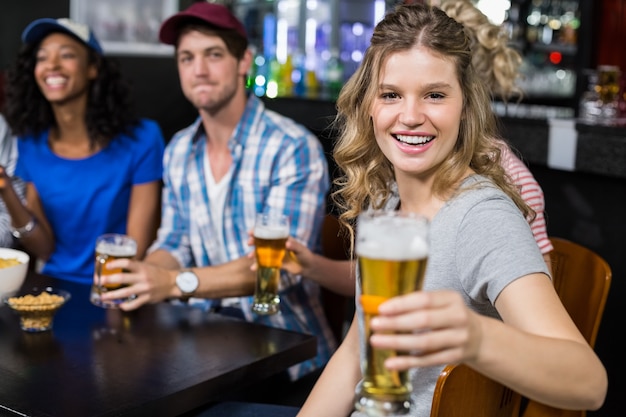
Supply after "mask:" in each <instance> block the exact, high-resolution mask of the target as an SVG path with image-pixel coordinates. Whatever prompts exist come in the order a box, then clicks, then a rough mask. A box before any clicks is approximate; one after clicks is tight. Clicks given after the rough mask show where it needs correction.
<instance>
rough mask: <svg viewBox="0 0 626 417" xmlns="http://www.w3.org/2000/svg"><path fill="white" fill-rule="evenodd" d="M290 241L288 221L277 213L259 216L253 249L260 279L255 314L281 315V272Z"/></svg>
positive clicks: (256, 289) (255, 226) (257, 282)
mask: <svg viewBox="0 0 626 417" xmlns="http://www.w3.org/2000/svg"><path fill="white" fill-rule="evenodd" d="M287 237H289V219H288V218H287V216H285V215H283V214H278V213H262V214H257V217H256V222H255V224H254V246H255V249H254V251H255V255H256V262H257V279H256V288H255V291H254V301H253V303H252V311H254V312H255V313H257V314H275V313H278V311H279V304H280V297H279V296H278V284H279V283H280V269H281V267H282V265H283V257H284V256H285V243H286V242H287Z"/></svg>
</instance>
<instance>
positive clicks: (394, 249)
mask: <svg viewBox="0 0 626 417" xmlns="http://www.w3.org/2000/svg"><path fill="white" fill-rule="evenodd" d="M428 227H429V223H428V220H427V219H425V218H424V217H421V216H419V215H415V214H410V213H400V212H381V211H372V212H365V213H362V214H361V215H359V218H358V221H357V231H356V233H357V235H356V245H355V251H356V254H357V257H358V262H359V282H360V288H361V291H360V294H359V297H358V300H359V304H360V308H359V311H358V312H359V314H360V315H361V317H360V319H361V321H362V324H363V325H362V327H361V330H363V331H361V333H360V337H361V346H362V347H363V349H364V357H363V358H362V361H361V362H362V367H363V369H362V371H363V380H362V381H361V382H360V383H359V386H358V387H357V390H356V400H355V406H356V408H357V409H358V410H359V411H361V412H363V413H365V414H366V415H368V416H391V415H402V414H408V413H409V411H410V408H411V397H410V396H411V389H412V388H411V383H410V380H409V373H408V371H394V370H389V369H387V368H385V360H386V359H387V358H389V357H393V356H396V355H398V354H399V353H397V352H395V351H392V350H388V349H374V348H373V347H372V346H371V345H370V344H369V339H370V336H371V335H372V331H371V329H370V320H371V319H372V318H373V317H374V316H376V315H377V314H378V306H379V305H380V304H381V303H383V302H384V301H386V300H388V299H390V298H392V297H395V296H398V295H402V294H407V293H410V292H414V291H417V290H420V289H421V288H422V284H423V281H424V273H425V271H426V262H427V259H428Z"/></svg>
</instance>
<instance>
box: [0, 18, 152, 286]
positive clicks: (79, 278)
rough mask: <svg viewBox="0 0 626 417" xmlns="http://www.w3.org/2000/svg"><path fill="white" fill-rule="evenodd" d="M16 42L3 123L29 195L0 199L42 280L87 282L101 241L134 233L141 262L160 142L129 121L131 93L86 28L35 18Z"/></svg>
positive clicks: (146, 127)
mask: <svg viewBox="0 0 626 417" xmlns="http://www.w3.org/2000/svg"><path fill="white" fill-rule="evenodd" d="M22 40H23V41H24V45H23V47H22V49H21V50H20V52H19V54H18V57H17V60H16V62H15V64H14V65H13V67H12V68H11V69H10V70H9V72H8V79H7V87H6V94H7V103H6V118H7V121H8V122H9V124H10V126H11V129H12V131H13V133H15V134H16V135H17V136H18V155H19V156H18V162H17V167H16V169H15V175H16V176H18V177H20V178H22V179H23V180H24V181H25V182H26V184H27V190H26V199H25V202H23V201H21V200H20V199H19V198H18V196H17V194H16V193H15V192H14V191H13V188H12V187H11V186H9V185H7V186H5V187H3V188H2V189H0V196H1V197H2V199H3V200H4V202H5V203H6V206H7V209H8V211H9V213H10V215H11V223H12V227H13V234H14V236H16V237H18V238H19V239H20V243H21V245H22V246H23V247H25V248H26V249H27V250H28V251H29V252H31V253H32V254H34V255H35V256H36V257H37V258H38V259H39V260H41V261H43V262H44V264H43V272H44V273H45V274H48V275H51V276H54V277H57V278H60V279H66V280H71V281H76V282H81V283H85V284H91V282H92V281H93V267H94V247H95V241H96V237H97V236H98V235H100V234H103V233H110V232H116V233H127V234H129V235H131V236H132V237H133V238H135V239H136V240H137V243H138V248H137V256H138V257H142V256H143V254H144V253H145V251H146V249H147V247H148V245H149V244H150V243H151V240H152V239H153V238H154V235H155V233H156V225H157V221H158V212H159V195H160V184H161V183H160V180H161V176H162V156H163V147H164V141H163V136H162V134H161V130H160V128H159V126H158V125H157V124H156V123H155V122H153V121H150V120H146V119H138V118H136V117H135V116H134V115H133V112H132V111H131V109H130V100H129V90H128V89H127V88H126V86H125V84H124V83H123V82H122V79H121V75H120V72H119V70H118V69H117V67H116V66H115V65H114V63H113V62H111V61H110V60H109V59H107V58H106V57H104V56H103V51H102V48H101V47H100V44H99V43H98V40H97V39H96V38H95V36H94V34H93V32H92V31H91V30H90V29H89V27H87V26H84V25H82V24H79V23H76V22H73V21H71V20H69V19H47V18H46V19H38V20H35V21H33V22H32V23H30V24H29V25H28V26H27V27H26V29H25V30H24V32H23V34H22ZM6 184H10V182H9V181H6Z"/></svg>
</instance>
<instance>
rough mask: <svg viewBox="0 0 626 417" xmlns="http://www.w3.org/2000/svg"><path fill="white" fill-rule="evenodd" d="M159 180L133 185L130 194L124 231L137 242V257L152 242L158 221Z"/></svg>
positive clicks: (143, 253) (142, 254) (141, 254)
mask: <svg viewBox="0 0 626 417" xmlns="http://www.w3.org/2000/svg"><path fill="white" fill-rule="evenodd" d="M160 190H161V182H160V181H152V182H149V183H145V184H138V185H134V186H133V188H132V191H131V195H130V204H129V209H128V222H127V224H128V225H127V227H126V233H127V234H128V235H129V236H131V237H132V238H134V239H135V241H136V242H137V259H142V258H143V257H144V256H145V254H146V250H147V249H148V247H149V246H150V244H151V243H152V240H153V239H154V236H155V234H156V229H157V227H158V221H159V218H158V216H159V204H160V198H159V197H160V194H161V193H160Z"/></svg>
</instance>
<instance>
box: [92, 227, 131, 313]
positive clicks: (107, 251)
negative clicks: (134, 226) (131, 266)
mask: <svg viewBox="0 0 626 417" xmlns="http://www.w3.org/2000/svg"><path fill="white" fill-rule="evenodd" d="M136 255H137V242H135V240H134V239H133V238H132V237H130V236H126V235H122V234H118V233H108V234H104V235H102V236H99V237H98V239H96V266H95V276H94V283H93V285H92V287H91V296H90V300H91V303H92V304H94V305H97V306H98V307H104V308H117V307H118V305H119V304H121V303H123V302H124V301H126V299H119V300H113V301H102V299H101V297H100V296H101V294H103V293H105V292H107V291H113V290H117V289H119V288H122V286H123V285H122V284H102V281H101V280H102V276H104V275H112V274H118V273H120V272H122V269H121V268H117V269H107V268H106V264H107V263H109V262H112V261H114V260H116V259H121V258H127V259H131V258H134V257H135V256H136Z"/></svg>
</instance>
